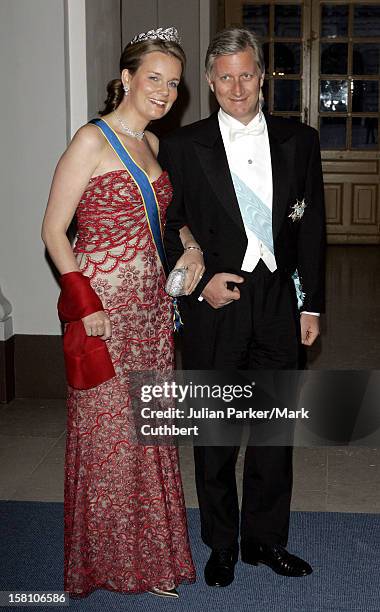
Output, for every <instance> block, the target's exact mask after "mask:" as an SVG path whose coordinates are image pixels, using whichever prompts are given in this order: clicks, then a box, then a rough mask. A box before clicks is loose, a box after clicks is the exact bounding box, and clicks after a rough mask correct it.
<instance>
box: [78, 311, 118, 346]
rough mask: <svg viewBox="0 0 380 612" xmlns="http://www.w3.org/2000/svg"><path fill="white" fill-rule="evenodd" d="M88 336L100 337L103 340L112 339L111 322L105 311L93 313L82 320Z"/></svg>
mask: <svg viewBox="0 0 380 612" xmlns="http://www.w3.org/2000/svg"><path fill="white" fill-rule="evenodd" d="M82 321H83V325H84V328H85V330H86V334H87V336H100V339H101V340H108V339H109V338H111V321H110V319H109V316H108V315H107V313H105V312H104V310H98V311H97V312H93V313H92V314H90V315H87V317H83V319H82Z"/></svg>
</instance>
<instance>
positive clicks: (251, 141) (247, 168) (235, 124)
mask: <svg viewBox="0 0 380 612" xmlns="http://www.w3.org/2000/svg"><path fill="white" fill-rule="evenodd" d="M218 120H219V127H220V131H221V134H222V138H223V144H224V148H225V151H226V155H227V160H228V165H229V167H230V170H231V172H233V173H234V174H236V175H237V176H238V177H239V178H240V179H241V180H242V181H243V182H244V183H245V184H246V185H247V186H248V187H249V189H251V190H252V191H253V192H254V193H255V194H256V195H257V196H258V197H259V198H260V199H261V200H262V202H263V203H264V204H265V205H266V206H267V207H268V208H269V210H270V211H271V210H272V200H273V183H272V163H271V157H270V147H269V137H268V130H267V125H266V121H265V117H264V115H263V113H261V112H260V113H258V114H257V115H256V116H255V117H254V118H253V119H252V120H251V121H250V122H249V123H248V125H244V124H243V123H241V122H240V121H238V120H237V119H234V118H233V117H231V116H230V115H227V113H225V112H224V111H223V110H222V109H220V110H219V113H218ZM244 229H245V233H246V235H247V239H248V245H247V250H246V252H245V256H244V259H243V263H242V265H241V269H242V270H244V271H245V272H252V270H254V268H255V267H256V266H257V264H258V262H259V260H260V259H262V260H263V262H264V263H265V265H266V266H267V267H268V269H269V270H270V271H271V272H274V271H275V270H276V269H277V264H276V259H275V256H274V255H273V253H271V251H270V250H269V249H268V248H267V247H266V246H265V244H264V243H263V242H262V241H261V240H259V239H258V238H257V236H256V235H255V233H254V232H253V231H252V229H250V228H248V227H247V226H246V225H244Z"/></svg>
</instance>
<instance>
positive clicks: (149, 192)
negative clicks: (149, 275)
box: [90, 119, 168, 274]
mask: <svg viewBox="0 0 380 612" xmlns="http://www.w3.org/2000/svg"><path fill="white" fill-rule="evenodd" d="M90 123H93V124H94V125H96V127H97V128H99V129H100V130H101V132H103V134H104V136H105V138H106V139H107V141H108V142H109V144H110V146H111V147H112V148H113V150H114V151H115V153H116V155H117V156H118V157H119V159H120V161H121V163H122V164H123V166H125V168H126V169H127V171H128V172H129V174H130V176H131V177H132V179H133V180H134V182H135V183H136V185H137V187H138V190H139V192H140V194H141V199H142V202H143V204H144V208H145V213H146V218H147V220H148V225H149V229H150V233H151V235H152V238H153V242H154V244H155V245H156V249H157V252H158V255H159V257H160V260H161V264H162V267H163V269H164V271H165V273H166V274H167V271H168V264H167V261H166V255H165V250H164V243H163V240H162V227H161V219H160V209H159V206H158V202H157V198H156V194H155V192H154V189H153V187H152V183H151V182H150V180H149V177H148V175H147V173H146V172H145V171H144V170H143V169H142V168H140V166H139V165H138V164H136V162H135V160H134V159H133V158H132V157H131V156H130V154H129V153H128V151H127V149H126V148H125V146H124V145H123V143H122V141H121V140H120V138H119V137H118V135H117V134H116V132H114V130H113V129H112V128H111V127H110V126H109V125H108V123H107V122H106V121H104V119H92V121H90Z"/></svg>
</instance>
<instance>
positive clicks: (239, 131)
mask: <svg viewBox="0 0 380 612" xmlns="http://www.w3.org/2000/svg"><path fill="white" fill-rule="evenodd" d="M264 130H265V122H264V121H263V120H262V118H261V117H259V119H258V121H255V122H254V123H253V125H251V126H249V127H248V126H245V127H242V128H235V127H230V142H235V140H238V139H239V138H243V137H246V136H261V134H263V133H264Z"/></svg>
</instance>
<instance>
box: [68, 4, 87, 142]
mask: <svg viewBox="0 0 380 612" xmlns="http://www.w3.org/2000/svg"><path fill="white" fill-rule="evenodd" d="M64 1H65V38H66V45H65V51H66V84H67V89H66V95H67V139H68V141H69V140H70V139H71V138H72V137H73V135H74V134H75V132H76V131H77V130H78V128H80V126H81V125H83V124H84V123H87V120H88V103H87V65H86V61H87V60H86V0H64Z"/></svg>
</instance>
